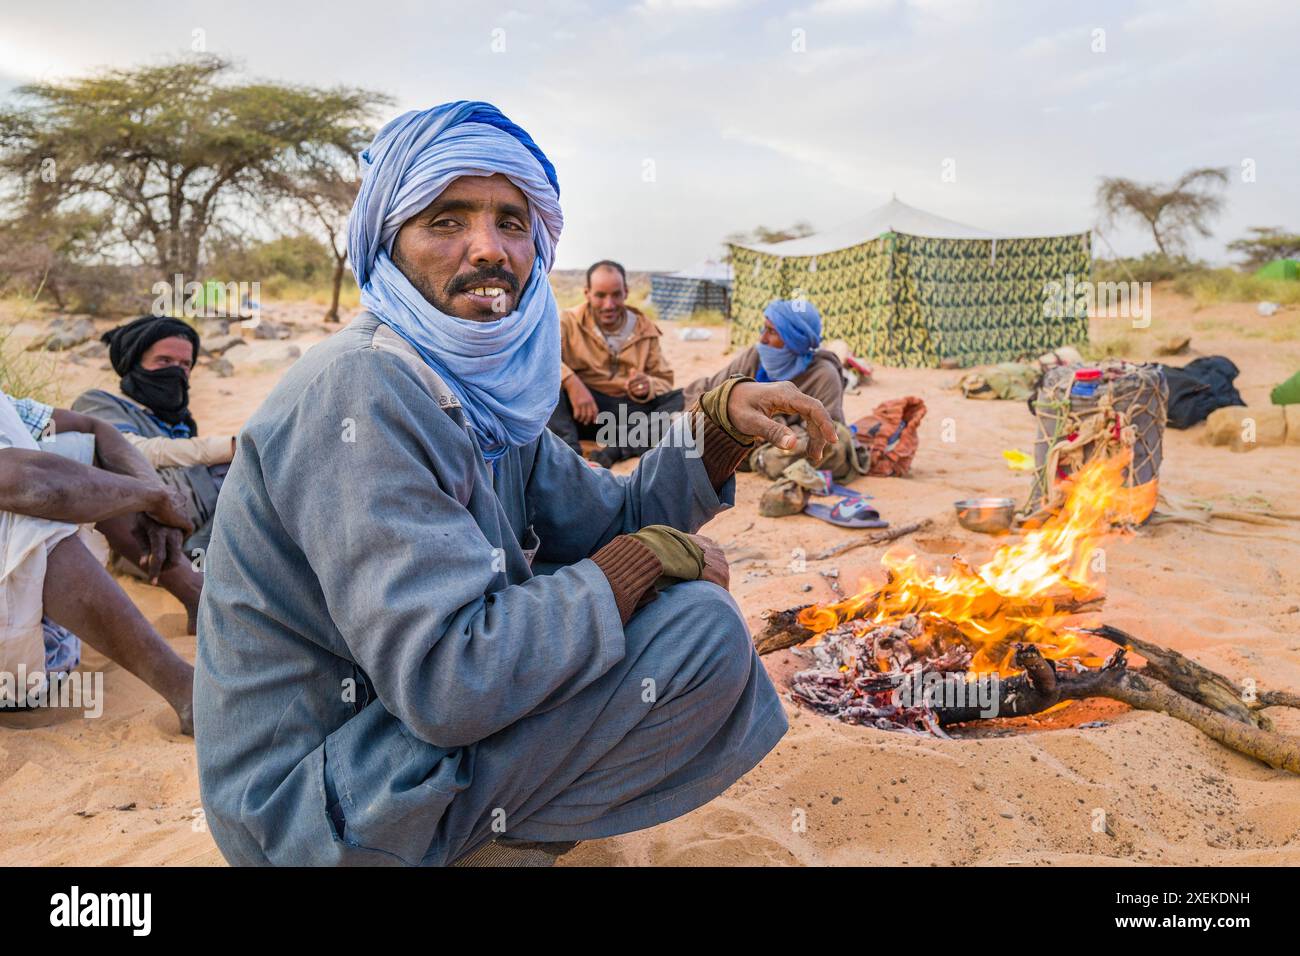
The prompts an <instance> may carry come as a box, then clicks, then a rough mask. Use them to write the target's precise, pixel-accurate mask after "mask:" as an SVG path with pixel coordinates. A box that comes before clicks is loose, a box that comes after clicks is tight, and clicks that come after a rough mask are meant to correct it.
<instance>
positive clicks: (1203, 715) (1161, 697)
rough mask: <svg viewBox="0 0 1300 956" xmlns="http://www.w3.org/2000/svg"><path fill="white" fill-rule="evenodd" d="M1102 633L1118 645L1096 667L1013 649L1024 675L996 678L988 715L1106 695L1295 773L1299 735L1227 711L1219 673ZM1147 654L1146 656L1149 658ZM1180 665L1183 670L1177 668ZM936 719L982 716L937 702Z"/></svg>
mask: <svg viewBox="0 0 1300 956" xmlns="http://www.w3.org/2000/svg"><path fill="white" fill-rule="evenodd" d="M1097 630H1099V631H1100V630H1102V629H1100V628H1099V629H1097ZM1106 630H1108V631H1109V632H1111V633H1108V634H1105V635H1103V636H1105V637H1106V638H1107V639H1109V640H1113V641H1115V642H1116V643H1120V644H1122V645H1124V646H1121V647H1120V648H1119V650H1117V651H1115V653H1114V654H1112V655H1111V656H1110V658H1108V659H1107V661H1106V663H1105V664H1104V665H1102V667H1100V668H1099V669H1085V670H1083V671H1079V672H1077V673H1070V672H1069V671H1064V672H1061V673H1057V671H1056V669H1055V667H1053V665H1052V662H1051V661H1048V660H1045V659H1044V658H1043V656H1042V655H1041V654H1040V653H1039V652H1038V649H1037V648H1036V647H1034V646H1033V645H1024V646H1022V647H1020V648H1019V649H1018V650H1017V652H1016V663H1017V664H1018V665H1020V666H1023V667H1024V668H1025V673H1024V675H1022V676H1017V677H1012V678H1010V679H1009V680H1005V681H1001V682H1000V683H1001V685H1002V687H1003V688H1004V690H1003V691H1002V693H1001V694H1000V701H999V706H998V710H999V712H998V713H997V714H996V715H995V716H998V717H1015V716H1024V715H1027V714H1033V713H1038V712H1040V711H1043V710H1046V709H1047V708H1049V707H1053V706H1055V705H1056V704H1058V703H1060V702H1061V701H1064V700H1083V699H1085V698H1088V697H1105V698H1108V699H1110V700H1118V701H1120V702H1121V703H1125V704H1128V705H1129V706H1130V707H1132V708H1134V709H1135V710H1150V711H1155V712H1156V713H1161V714H1166V715H1168V716H1170V717H1174V718H1177V719H1178V720H1182V721H1185V722H1186V723H1189V724H1191V725H1192V726H1193V727H1195V728H1196V729H1197V730H1199V731H1201V732H1202V733H1204V734H1206V735H1207V736H1209V737H1211V738H1213V739H1214V740H1217V741H1218V742H1219V743H1221V744H1223V745H1224V746H1225V747H1228V748H1230V749H1232V750H1235V751H1237V752H1238V753H1243V754H1246V755H1247V756H1248V757H1254V758H1255V759H1256V760H1260V761H1263V762H1264V763H1266V764H1268V765H1269V766H1270V767H1277V768H1280V769H1283V770H1289V771H1291V772H1292V773H1296V774H1300V738H1297V737H1293V736H1291V735H1288V734H1279V733H1274V732H1272V731H1270V730H1268V729H1265V728H1263V727H1260V726H1258V725H1257V724H1256V723H1255V722H1254V721H1253V720H1252V717H1253V714H1251V713H1249V712H1246V713H1244V714H1242V715H1241V716H1234V715H1235V714H1238V713H1240V712H1241V711H1242V706H1241V696H1240V692H1238V695H1237V697H1236V699H1230V698H1225V697H1224V695H1223V693H1222V690H1223V688H1224V687H1231V686H1232V684H1231V682H1230V681H1228V679H1227V678H1226V677H1224V676H1223V675H1221V674H1216V673H1215V672H1214V671H1211V670H1209V669H1208V668H1205V667H1202V666H1201V665H1200V664H1197V663H1196V662H1195V661H1191V660H1189V659H1188V658H1186V657H1183V656H1182V655H1181V654H1179V653H1178V652H1177V651H1172V650H1169V649H1168V648H1164V647H1159V646H1158V645H1155V644H1151V643H1150V642H1148V641H1142V640H1140V639H1138V638H1134V637H1132V635H1128V634H1125V633H1124V632H1123V631H1120V630H1118V629H1117V628H1107V629H1106ZM1129 644H1140V645H1143V646H1145V647H1146V648H1147V651H1138V653H1140V654H1142V656H1143V657H1146V659H1147V661H1148V664H1147V667H1146V668H1144V669H1142V670H1132V669H1130V668H1129V667H1128V660H1127V646H1128V645H1129ZM1148 652H1150V653H1151V654H1152V655H1153V656H1148ZM1156 660H1159V661H1161V663H1160V664H1158V665H1156V666H1155V667H1153V666H1152V663H1151V662H1152V661H1156ZM1171 662H1179V663H1180V669H1179V670H1176V671H1172V672H1171V671H1170V670H1168V669H1167V668H1168V666H1169V664H1170V663H1171ZM1183 664H1185V665H1190V667H1189V668H1187V669H1186V670H1183V669H1182V668H1181V665H1183ZM1192 672H1195V673H1197V674H1198V680H1197V682H1196V683H1195V684H1188V683H1187V681H1186V677H1185V675H1186V674H1187V673H1192ZM1156 673H1173V674H1175V675H1176V676H1177V678H1178V680H1179V684H1180V686H1179V687H1178V688H1177V689H1176V688H1175V687H1171V686H1170V685H1169V684H1166V683H1164V682H1163V681H1161V680H1159V679H1158V678H1157V677H1155V676H1153V675H1154V674H1156ZM981 679H982V680H990V679H991V678H987V677H986V678H981ZM1282 696H1283V697H1292V698H1294V697H1295V695H1282ZM1261 699H1262V698H1261ZM1262 706H1270V705H1268V704H1263V705H1262ZM935 716H936V718H937V719H938V721H939V723H940V725H946V724H954V723H959V722H965V721H970V720H978V719H980V718H981V717H985V716H988V715H987V714H985V713H981V712H980V711H979V710H976V709H974V708H971V707H966V708H960V709H959V708H948V709H945V708H942V707H937V708H935Z"/></svg>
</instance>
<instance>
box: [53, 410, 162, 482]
mask: <svg viewBox="0 0 1300 956" xmlns="http://www.w3.org/2000/svg"><path fill="white" fill-rule="evenodd" d="M54 427H55V429H56V430H57V431H60V432H88V433H90V434H92V435H94V436H95V462H96V463H97V464H98V465H99V467H100V468H102V469H104V470H105V471H111V472H113V473H114V474H117V475H126V476H128V477H131V478H137V479H139V480H140V481H144V482H149V483H152V484H157V483H158V474H157V472H155V471H154V468H153V465H151V464H149V460H148V459H147V458H145V457H144V455H142V454H140V452H138V451H136V450H135V448H134V447H132V445H131V443H130V442H129V441H127V440H126V438H125V437H124V436H123V435H122V433H121V432H119V431H118V430H117V429H116V428H114V427H113V426H112V425H111V424H109V423H108V422H106V421H102V420H101V419H98V418H94V417H92V416H90V415H82V414H81V413H79V412H71V411H68V410H67V409H65V408H56V409H55V410H54Z"/></svg>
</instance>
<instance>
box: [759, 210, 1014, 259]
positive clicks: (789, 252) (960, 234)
mask: <svg viewBox="0 0 1300 956" xmlns="http://www.w3.org/2000/svg"><path fill="white" fill-rule="evenodd" d="M886 232H902V233H906V234H907V235H909V236H926V237H929V238H932V239H1002V238H1006V237H1005V236H999V235H997V234H996V233H992V232H985V231H984V230H983V229H977V228H976V227H974V226H967V225H965V224H964V223H960V222H953V221H952V220H951V219H944V218H943V217H942V216H936V215H934V214H933V213H928V212H926V211H925V210H924V209H917V208H916V207H915V206H909V205H908V204H907V203H905V202H900V201H899V200H898V199H891V200H890V201H889V202H887V203H885V204H884V205H883V206H880V207H878V208H876V209H873V210H872V211H871V212H869V213H867V214H866V215H865V216H862V217H860V218H858V219H854V220H853V221H851V222H847V223H845V224H844V225H842V226H837V227H836V228H834V229H830V230H827V231H826V232H819V233H815V234H813V235H811V236H805V237H804V238H802V239H790V240H787V241H786V242H769V243H761V244H756V245H746V244H741V245H743V247H744V248H746V249H753V250H755V251H757V252H765V253H767V254H768V255H773V256H820V255H823V254H825V253H827V252H836V251H838V250H840V249H848V248H850V247H852V246H856V245H859V244H861V243H863V242H868V241H869V240H871V239H875V238H876V237H877V236H879V235H881V234H882V233H886Z"/></svg>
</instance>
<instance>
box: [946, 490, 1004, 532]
mask: <svg viewBox="0 0 1300 956" xmlns="http://www.w3.org/2000/svg"><path fill="white" fill-rule="evenodd" d="M954 507H955V508H956V509H957V523H958V524H960V525H961V526H962V527H963V528H966V529H967V530H969V531H982V532H983V533H984V534H1006V533H1007V532H1008V531H1010V530H1011V525H1012V523H1013V522H1014V521H1015V518H1016V502H1015V499H1013V498H967V499H966V500H965V501H958V502H956V503H955V505H954Z"/></svg>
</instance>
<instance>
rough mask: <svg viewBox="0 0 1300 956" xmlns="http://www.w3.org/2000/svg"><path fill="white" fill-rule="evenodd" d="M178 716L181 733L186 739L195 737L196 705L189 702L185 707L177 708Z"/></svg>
mask: <svg viewBox="0 0 1300 956" xmlns="http://www.w3.org/2000/svg"><path fill="white" fill-rule="evenodd" d="M176 716H177V718H179V720H180V722H181V733H182V734H184V735H185V736H186V737H193V736H194V705H193V704H192V703H190V702H188V701H187V702H186V703H185V704H184V705H183V706H181V707H178V708H176Z"/></svg>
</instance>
